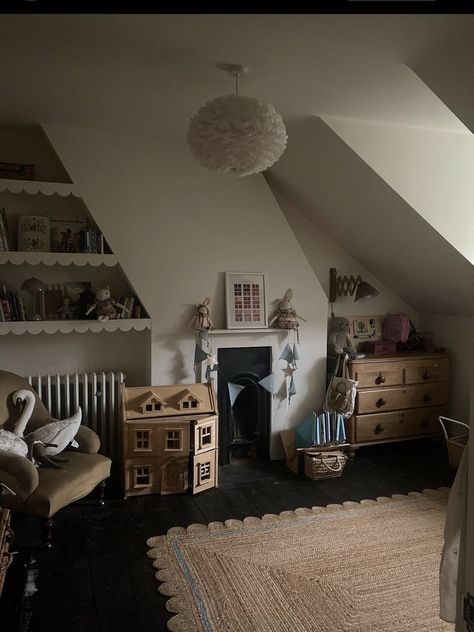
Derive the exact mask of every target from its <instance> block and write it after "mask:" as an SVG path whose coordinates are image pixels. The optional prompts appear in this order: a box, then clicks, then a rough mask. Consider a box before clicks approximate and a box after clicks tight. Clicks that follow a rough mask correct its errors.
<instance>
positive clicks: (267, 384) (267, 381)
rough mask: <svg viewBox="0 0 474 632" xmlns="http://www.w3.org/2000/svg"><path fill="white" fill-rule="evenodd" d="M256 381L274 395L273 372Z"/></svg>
mask: <svg viewBox="0 0 474 632" xmlns="http://www.w3.org/2000/svg"><path fill="white" fill-rule="evenodd" d="M258 383H259V384H260V386H262V387H263V388H264V389H265V390H266V391H268V392H269V393H271V394H272V395H275V379H274V375H273V373H270V375H267V377H263V378H262V379H261V380H259V381H258Z"/></svg>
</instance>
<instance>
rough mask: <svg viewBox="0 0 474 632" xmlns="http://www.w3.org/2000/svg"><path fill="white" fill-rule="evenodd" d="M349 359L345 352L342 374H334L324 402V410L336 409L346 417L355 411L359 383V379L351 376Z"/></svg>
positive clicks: (335, 410)
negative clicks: (348, 365)
mask: <svg viewBox="0 0 474 632" xmlns="http://www.w3.org/2000/svg"><path fill="white" fill-rule="evenodd" d="M347 360H348V356H347V354H345V355H344V360H343V362H342V368H341V370H340V373H341V375H340V376H338V375H337V374H334V375H333V376H332V378H331V381H330V382H329V387H328V390H327V393H326V398H325V400H324V404H323V410H325V411H329V412H331V411H334V412H336V413H339V414H340V415H342V416H343V417H345V418H347V417H350V416H351V415H352V413H353V412H354V407H355V398H356V394H357V385H358V383H359V382H358V381H357V380H351V379H350V378H349V369H348V368H347ZM339 365H340V363H339ZM336 373H337V372H336Z"/></svg>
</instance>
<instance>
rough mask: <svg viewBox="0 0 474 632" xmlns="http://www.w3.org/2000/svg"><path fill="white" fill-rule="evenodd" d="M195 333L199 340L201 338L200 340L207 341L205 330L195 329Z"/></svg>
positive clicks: (207, 335) (207, 336)
mask: <svg viewBox="0 0 474 632" xmlns="http://www.w3.org/2000/svg"><path fill="white" fill-rule="evenodd" d="M196 333H197V335H198V337H199V338H202V340H205V341H206V342H208V341H209V332H208V330H207V329H197V330H196Z"/></svg>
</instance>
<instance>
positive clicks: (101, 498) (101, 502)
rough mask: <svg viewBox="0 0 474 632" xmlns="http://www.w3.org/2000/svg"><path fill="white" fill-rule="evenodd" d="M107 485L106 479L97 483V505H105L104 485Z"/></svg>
mask: <svg viewBox="0 0 474 632" xmlns="http://www.w3.org/2000/svg"><path fill="white" fill-rule="evenodd" d="M106 485H107V481H102V483H99V505H101V506H102V507H103V506H104V505H105V500H104V499H105V486H106Z"/></svg>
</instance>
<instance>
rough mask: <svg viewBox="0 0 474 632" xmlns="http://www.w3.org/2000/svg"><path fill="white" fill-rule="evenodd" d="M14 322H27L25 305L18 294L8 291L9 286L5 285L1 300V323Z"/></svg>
mask: <svg viewBox="0 0 474 632" xmlns="http://www.w3.org/2000/svg"><path fill="white" fill-rule="evenodd" d="M12 320H26V311H25V305H24V303H23V299H22V297H21V296H20V295H19V294H18V292H15V291H11V290H8V289H7V286H6V285H3V286H2V294H1V298H0V321H2V322H6V321H8V322H10V321H12Z"/></svg>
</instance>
